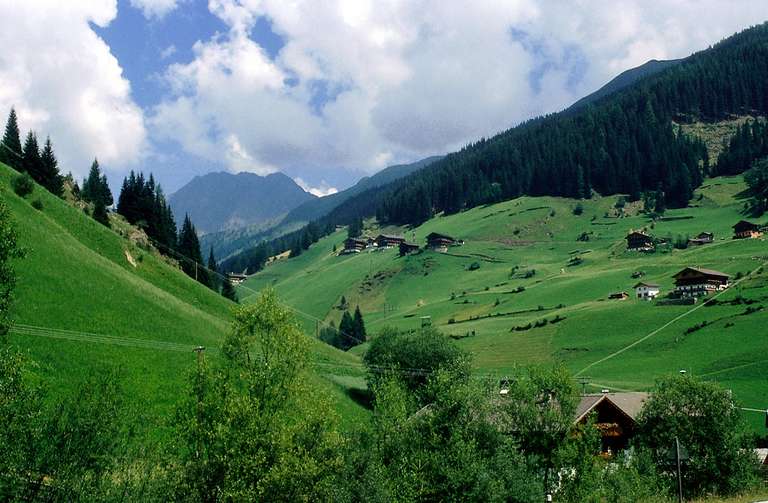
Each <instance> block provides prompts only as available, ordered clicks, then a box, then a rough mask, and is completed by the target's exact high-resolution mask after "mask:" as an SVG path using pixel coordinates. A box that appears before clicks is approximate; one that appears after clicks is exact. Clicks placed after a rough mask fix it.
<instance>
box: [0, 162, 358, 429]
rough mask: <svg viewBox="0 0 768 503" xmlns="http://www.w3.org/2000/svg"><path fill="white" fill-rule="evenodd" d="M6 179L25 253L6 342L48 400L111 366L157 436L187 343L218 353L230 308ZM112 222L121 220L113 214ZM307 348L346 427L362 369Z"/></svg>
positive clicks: (320, 348) (55, 202) (4, 188)
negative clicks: (34, 373)
mask: <svg viewBox="0 0 768 503" xmlns="http://www.w3.org/2000/svg"><path fill="white" fill-rule="evenodd" d="M14 176H15V173H14V172H13V171H11V170H10V169H9V168H7V167H5V166H2V165H0V197H2V199H3V201H5V203H6V204H7V205H8V207H9V209H10V211H11V214H12V216H13V219H14V222H15V225H16V228H17V230H18V232H19V239H20V244H21V245H22V246H23V247H24V248H25V250H26V256H25V257H24V258H23V259H21V260H18V261H16V263H15V268H16V271H17V275H18V285H17V288H16V291H15V295H14V296H15V301H14V305H13V308H12V309H13V311H12V312H13V318H14V321H15V323H16V324H17V329H16V330H15V331H12V332H11V334H10V335H9V338H10V341H11V343H12V344H14V345H16V346H18V347H20V348H21V349H22V350H24V351H25V352H27V353H28V355H29V357H30V359H32V360H34V361H35V362H36V363H37V365H38V372H39V374H40V377H41V378H43V379H45V380H46V381H47V382H48V384H49V385H50V387H51V389H52V390H53V391H54V393H53V396H54V397H55V396H57V395H58V394H59V393H64V392H66V391H68V390H70V389H71V387H72V385H73V384H74V383H76V382H78V381H79V380H81V379H82V378H84V377H85V376H86V375H87V374H88V373H89V372H98V371H100V370H101V369H106V368H110V369H118V372H119V375H120V376H121V380H122V383H123V387H124V389H125V399H126V400H127V401H128V402H129V403H130V404H131V405H132V407H131V410H133V411H137V412H135V413H138V414H141V415H142V417H143V421H142V424H143V425H144V426H145V427H146V428H147V430H148V431H150V432H153V433H152V434H155V435H162V434H163V432H164V431H165V428H166V426H167V421H168V418H170V417H172V416H173V414H172V412H173V409H174V407H175V405H176V404H177V403H178V400H179V398H180V397H181V396H182V394H185V393H187V392H188V391H187V389H188V386H187V376H188V374H189V372H190V371H191V370H192V369H194V366H195V362H196V360H195V358H196V357H195V353H194V352H193V351H192V350H193V348H194V347H196V346H204V347H206V353H205V354H206V357H207V358H212V359H215V358H217V354H218V348H219V346H220V344H221V341H222V340H223V337H224V336H225V335H226V333H227V330H228V329H229V322H230V319H231V310H232V308H233V307H235V305H234V304H233V303H231V302H230V301H228V300H226V299H224V298H223V297H221V296H220V295H218V294H216V293H214V292H212V291H211V290H209V289H207V288H206V287H204V286H202V285H200V284H199V283H197V282H195V281H193V280H191V279H190V278H188V277H187V276H186V275H185V274H184V273H183V272H182V271H181V270H180V269H179V268H178V267H177V266H176V265H175V264H174V263H173V262H172V261H168V260H167V259H165V258H163V257H162V256H160V255H159V254H158V253H157V252H156V251H154V250H150V249H143V248H141V247H140V246H138V245H137V244H135V243H134V242H132V241H130V240H128V239H126V238H124V237H122V236H121V235H119V234H118V233H116V232H115V231H113V230H110V229H107V228H105V227H103V226H101V225H100V224H98V223H97V222H95V221H94V220H92V219H91V218H90V217H88V216H87V215H86V214H85V213H84V212H83V211H82V210H80V209H78V208H76V207H74V206H72V205H70V204H68V203H66V202H64V201H63V200H61V199H59V198H57V197H55V196H53V195H51V194H49V193H48V192H46V191H45V190H44V189H42V188H41V187H39V186H36V187H35V190H34V192H33V193H32V194H31V195H29V196H27V197H26V199H23V198H20V197H19V196H17V195H16V194H15V193H14V192H13V191H12V190H11V188H10V181H11V179H12V178H13V177H14ZM35 200H39V201H40V202H41V203H42V210H37V209H35V208H34V207H33V206H32V204H31V203H32V202H33V201H35ZM114 218H115V217H114V216H113V219H114ZM113 227H114V228H116V229H125V228H126V227H127V224H126V223H125V222H121V221H120V220H113ZM129 256H130V259H131V260H129ZM131 261H132V262H133V263H131ZM134 264H135V265H134ZM26 327H38V328H35V329H27V328H26ZM63 331H66V332H63ZM312 351H313V362H314V363H315V364H316V366H317V367H318V368H321V369H323V372H324V374H328V377H327V378H322V377H320V376H319V375H317V374H313V376H312V377H311V378H312V379H313V380H314V381H315V382H316V384H317V386H318V388H320V389H322V390H323V392H327V393H330V394H331V395H332V396H333V397H334V398H335V399H336V401H337V403H338V408H339V410H340V411H341V412H342V413H343V417H344V419H345V420H346V421H347V422H348V423H349V424H351V423H353V422H354V421H355V420H357V419H358V418H359V417H362V415H363V414H365V410H364V409H363V408H362V407H361V406H360V405H358V404H357V402H355V401H353V400H352V399H351V398H350V396H349V393H348V391H349V388H350V385H349V384H348V382H347V381H348V380H349V377H348V376H349V374H350V373H352V374H354V375H355V376H359V375H360V370H359V368H358V363H357V358H356V357H354V356H352V355H347V354H344V353H342V352H341V351H338V350H336V349H335V348H331V347H330V346H327V345H325V344H322V343H320V342H319V341H314V340H313V343H312ZM334 369H337V370H334ZM336 374H339V375H338V376H336ZM345 379H346V380H345ZM340 383H342V384H340Z"/></svg>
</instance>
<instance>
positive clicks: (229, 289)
mask: <svg viewBox="0 0 768 503" xmlns="http://www.w3.org/2000/svg"><path fill="white" fill-rule="evenodd" d="M221 295H222V297H225V298H227V299H229V300H231V301H232V302H239V300H238V298H237V290H235V287H234V286H233V285H232V282H231V281H229V278H226V279H225V280H224V283H223V284H222V287H221Z"/></svg>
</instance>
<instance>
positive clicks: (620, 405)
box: [574, 392, 649, 455]
mask: <svg viewBox="0 0 768 503" xmlns="http://www.w3.org/2000/svg"><path fill="white" fill-rule="evenodd" d="M648 396H649V395H648V393H642V392H626V393H601V394H590V395H584V396H582V397H581V399H580V400H579V404H578V405H577V407H576V412H575V417H574V424H586V423H587V422H588V421H589V418H590V417H592V415H593V414H594V420H595V426H596V427H597V429H598V430H599V431H600V438H601V444H602V452H603V453H604V454H606V455H610V454H612V453H615V452H617V451H620V450H622V449H626V448H627V446H628V445H629V441H630V440H631V439H632V437H633V436H634V435H635V433H636V431H637V416H638V414H639V413H640V410H641V409H642V408H643V404H644V403H645V401H646V400H647V399H648Z"/></svg>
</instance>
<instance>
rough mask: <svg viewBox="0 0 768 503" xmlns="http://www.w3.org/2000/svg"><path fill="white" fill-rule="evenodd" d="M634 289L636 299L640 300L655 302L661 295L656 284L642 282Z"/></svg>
mask: <svg viewBox="0 0 768 503" xmlns="http://www.w3.org/2000/svg"><path fill="white" fill-rule="evenodd" d="M632 288H634V289H635V297H636V298H638V299H640V300H653V299H655V298H656V297H657V296H658V295H659V291H660V287H659V285H657V284H656V283H648V282H646V281H641V282H639V283H638V284H636V285H635V286H633V287H632Z"/></svg>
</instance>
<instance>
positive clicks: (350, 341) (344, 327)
mask: <svg viewBox="0 0 768 503" xmlns="http://www.w3.org/2000/svg"><path fill="white" fill-rule="evenodd" d="M339 337H340V338H341V345H340V347H339V349H341V350H343V351H346V350H348V349H349V348H351V347H352V346H355V345H356V343H355V340H356V338H355V321H354V320H353V319H352V316H350V314H349V311H344V314H343V315H342V316H341V322H340V323H339Z"/></svg>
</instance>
